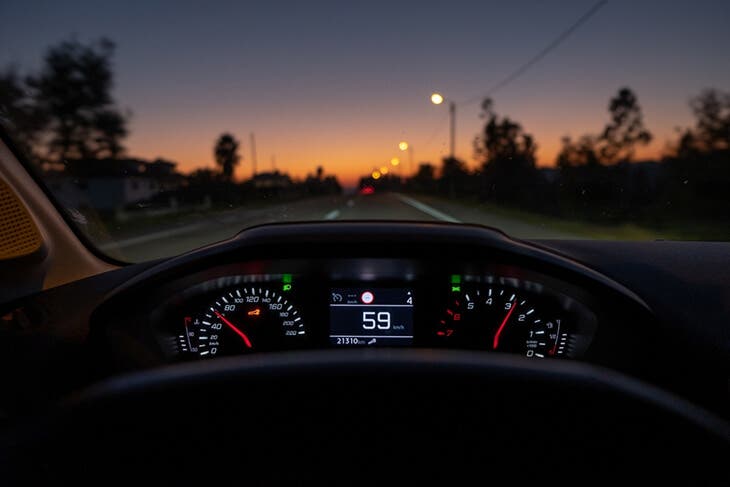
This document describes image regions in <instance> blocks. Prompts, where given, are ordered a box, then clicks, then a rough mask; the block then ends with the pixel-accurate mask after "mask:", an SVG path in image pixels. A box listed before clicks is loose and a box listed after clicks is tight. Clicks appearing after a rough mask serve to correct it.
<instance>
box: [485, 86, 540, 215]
mask: <svg viewBox="0 0 730 487" xmlns="http://www.w3.org/2000/svg"><path fill="white" fill-rule="evenodd" d="M480 116H481V118H484V119H486V120H487V122H486V124H485V125H484V129H483V131H482V133H481V134H480V135H479V136H477V137H476V139H475V140H474V153H475V156H476V158H477V159H481V160H482V161H483V164H482V175H483V185H482V196H483V197H486V198H488V199H491V200H494V201H496V202H519V203H526V202H528V201H531V200H533V199H534V197H535V195H534V194H530V193H531V192H532V191H533V190H534V186H535V184H537V182H538V180H539V175H538V173H537V170H536V168H535V151H536V150H537V145H536V144H535V139H534V138H533V137H532V135H530V134H528V133H526V132H525V131H524V130H523V129H522V126H521V125H520V124H519V123H517V122H514V121H512V120H510V119H509V118H508V117H503V118H500V117H499V116H498V115H497V114H496V113H495V112H494V109H493V103H492V100H491V99H490V98H487V99H485V100H484V102H483V103H482V113H481V115H480Z"/></svg>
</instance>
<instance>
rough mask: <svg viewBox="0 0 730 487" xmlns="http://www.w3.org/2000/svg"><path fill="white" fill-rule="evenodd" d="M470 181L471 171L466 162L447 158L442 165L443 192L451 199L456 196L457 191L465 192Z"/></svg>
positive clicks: (441, 183)
mask: <svg viewBox="0 0 730 487" xmlns="http://www.w3.org/2000/svg"><path fill="white" fill-rule="evenodd" d="M468 180H469V170H468V169H467V168H466V164H464V161H461V160H459V159H457V158H455V157H446V158H444V160H443V161H442V163H441V179H440V185H441V192H442V193H444V194H446V195H448V196H449V197H450V198H453V197H455V196H456V191H457V189H460V190H461V191H462V192H464V190H465V187H466V186H467V184H468Z"/></svg>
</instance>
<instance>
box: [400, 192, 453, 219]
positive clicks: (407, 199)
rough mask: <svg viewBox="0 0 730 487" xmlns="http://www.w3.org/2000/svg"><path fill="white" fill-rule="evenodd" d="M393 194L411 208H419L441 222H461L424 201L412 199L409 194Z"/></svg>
mask: <svg viewBox="0 0 730 487" xmlns="http://www.w3.org/2000/svg"><path fill="white" fill-rule="evenodd" d="M395 196H396V198H398V199H399V200H401V201H402V202H403V203H405V204H407V205H410V206H412V207H413V208H415V209H417V210H420V211H422V212H424V213H426V214H427V215H430V216H432V217H434V218H436V219H437V220H441V221H443V222H449V223H461V222H460V221H459V220H457V219H456V218H454V217H453V216H451V215H447V214H446V213H444V212H441V211H439V210H437V209H436V208H434V207H432V206H428V205H427V204H425V203H421V202H420V201H418V200H416V199H413V198H411V197H410V196H405V195H402V194H396V195H395Z"/></svg>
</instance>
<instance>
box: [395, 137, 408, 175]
mask: <svg viewBox="0 0 730 487" xmlns="http://www.w3.org/2000/svg"><path fill="white" fill-rule="evenodd" d="M398 148H399V149H400V150H401V151H403V152H406V151H408V170H409V171H410V172H413V146H412V145H411V144H409V143H408V142H406V141H405V140H404V141H402V142H399V143H398ZM394 159H397V158H394ZM390 162H391V163H392V162H393V161H390ZM398 162H399V163H400V160H398ZM396 165H397V164H396Z"/></svg>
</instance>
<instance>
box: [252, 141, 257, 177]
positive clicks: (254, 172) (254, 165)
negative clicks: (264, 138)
mask: <svg viewBox="0 0 730 487" xmlns="http://www.w3.org/2000/svg"><path fill="white" fill-rule="evenodd" d="M251 167H252V171H253V176H256V134H254V133H253V132H251Z"/></svg>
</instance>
